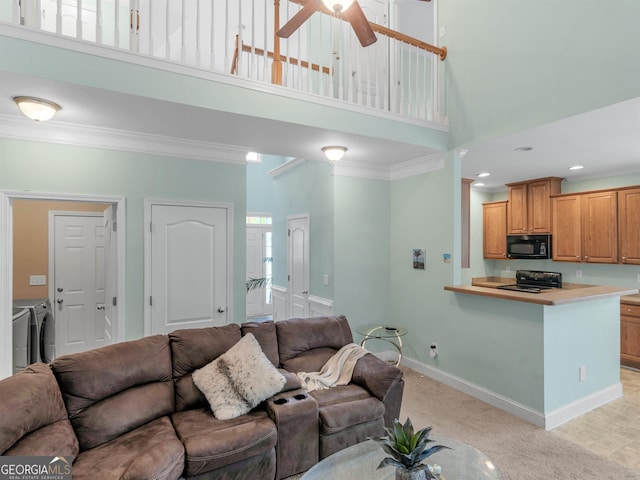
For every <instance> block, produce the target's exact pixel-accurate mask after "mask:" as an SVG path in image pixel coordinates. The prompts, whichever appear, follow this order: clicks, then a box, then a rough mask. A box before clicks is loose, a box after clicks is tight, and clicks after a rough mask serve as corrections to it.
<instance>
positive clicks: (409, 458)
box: [371, 418, 449, 480]
mask: <svg viewBox="0 0 640 480" xmlns="http://www.w3.org/2000/svg"><path fill="white" fill-rule="evenodd" d="M385 430H386V432H387V435H386V436H384V437H371V440H374V441H375V442H377V443H378V444H379V445H380V446H381V447H382V449H383V450H384V451H385V452H387V453H388V454H389V455H391V457H386V458H385V459H384V460H382V462H380V465H378V468H383V467H388V466H394V467H396V480H428V479H432V478H434V479H435V478H436V477H435V476H434V475H433V473H432V472H431V471H430V470H429V468H428V467H427V466H426V465H423V464H422V461H423V460H424V459H426V458H427V457H429V456H430V455H433V454H434V453H436V452H439V451H440V450H442V449H444V448H449V447H446V446H444V445H433V446H431V447H429V448H427V445H428V444H429V443H431V442H433V441H434V440H431V439H430V438H429V434H430V433H431V427H427V428H423V429H421V430H418V431H417V432H414V431H413V425H412V424H411V420H410V419H409V418H407V420H406V421H405V422H404V425H402V424H401V423H400V421H399V420H398V419H397V418H396V419H395V420H394V421H393V428H385Z"/></svg>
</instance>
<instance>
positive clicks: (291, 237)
mask: <svg viewBox="0 0 640 480" xmlns="http://www.w3.org/2000/svg"><path fill="white" fill-rule="evenodd" d="M288 228H289V231H288V243H289V246H288V247H289V248H288V251H289V253H288V259H287V265H288V271H289V312H291V317H292V318H302V317H307V316H309V302H308V297H309V217H308V216H307V215H303V216H297V217H291V218H289V221H288Z"/></svg>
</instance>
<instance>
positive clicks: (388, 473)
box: [300, 436, 505, 480]
mask: <svg viewBox="0 0 640 480" xmlns="http://www.w3.org/2000/svg"><path fill="white" fill-rule="evenodd" d="M430 438H432V439H433V440H434V441H435V442H436V443H434V444H433V445H436V444H440V445H446V446H447V447H450V448H451V450H446V449H445V450H441V451H439V452H437V453H434V454H433V455H431V456H430V457H429V458H428V459H427V461H426V462H423V463H428V464H430V465H439V466H440V467H441V469H442V473H441V474H440V475H439V476H438V478H439V479H441V480H504V479H505V477H503V476H502V474H501V473H500V472H499V471H498V469H497V468H496V467H495V465H494V464H493V463H492V462H491V460H490V459H489V458H488V457H487V456H486V455H485V454H484V453H482V452H480V451H479V450H476V449H475V448H473V447H472V446H471V445H467V444H466V443H463V442H459V441H457V440H453V439H451V438H446V437H441V436H438V437H430ZM387 456H388V455H387V454H386V453H385V452H384V450H382V448H381V447H380V446H379V445H378V444H377V443H375V442H374V441H373V440H367V441H366V442H362V443H358V444H356V445H353V446H351V447H349V448H346V449H344V450H341V451H339V452H337V453H334V454H333V455H331V456H329V457H327V458H325V459H324V460H322V461H321V462H320V463H317V464H316V465H314V466H313V467H312V468H311V469H310V470H308V471H307V472H306V473H305V474H304V475H303V476H302V478H301V479H300V480H351V479H354V478H362V479H367V480H393V479H394V478H395V468H394V467H384V468H381V469H380V470H378V469H377V468H378V465H379V464H380V462H381V461H382V459H383V458H385V457H387Z"/></svg>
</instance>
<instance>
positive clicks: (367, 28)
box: [342, 1, 378, 47]
mask: <svg viewBox="0 0 640 480" xmlns="http://www.w3.org/2000/svg"><path fill="white" fill-rule="evenodd" d="M342 16H343V17H344V18H346V19H347V20H349V23H350V24H351V26H352V27H353V31H354V32H355V33H356V37H358V40H360V44H361V45H362V46H363V47H368V46H369V45H371V44H372V43H375V42H376V41H377V40H378V37H376V34H375V33H374V31H373V30H372V29H371V25H369V20H367V17H365V15H364V12H363V11H362V8H360V4H359V3H358V2H357V1H355V2H353V4H352V5H351V6H350V7H349V8H348V9H347V10H345V11H344V12H342Z"/></svg>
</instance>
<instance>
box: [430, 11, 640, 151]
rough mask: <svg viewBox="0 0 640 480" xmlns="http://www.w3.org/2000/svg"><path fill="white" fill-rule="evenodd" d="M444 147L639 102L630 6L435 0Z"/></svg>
mask: <svg viewBox="0 0 640 480" xmlns="http://www.w3.org/2000/svg"><path fill="white" fill-rule="evenodd" d="M438 15H439V18H438V21H439V25H440V26H441V27H445V31H446V36H445V37H444V38H442V39H441V42H442V43H443V44H445V45H446V46H447V49H448V55H447V59H446V60H445V64H446V65H445V68H446V89H445V94H446V98H447V108H448V114H449V118H450V133H451V143H450V145H451V147H455V146H459V145H462V144H465V143H470V142H474V141H479V140H484V139H488V138H496V137H500V136H502V135H504V134H507V133H512V132H517V131H521V130H525V129H527V128H530V127H533V126H536V125H541V124H544V123H548V122H550V121H553V120H558V119H561V118H565V117H569V116H572V115H576V114H578V113H583V112H586V111H590V110H594V109H596V108H600V107H603V106H606V105H609V104H612V103H617V102H620V101H623V100H628V99H631V98H635V97H638V96H640V48H638V45H640V28H638V18H640V2H638V1H637V0H611V1H608V2H606V3H603V2H602V1H600V0H583V1H579V2H578V1H575V0H517V1H513V0H483V1H477V0H440V1H439V2H438Z"/></svg>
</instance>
